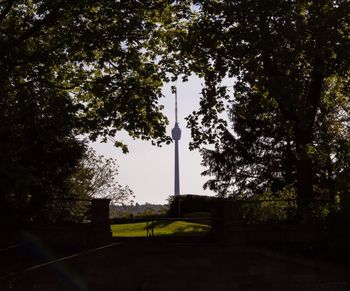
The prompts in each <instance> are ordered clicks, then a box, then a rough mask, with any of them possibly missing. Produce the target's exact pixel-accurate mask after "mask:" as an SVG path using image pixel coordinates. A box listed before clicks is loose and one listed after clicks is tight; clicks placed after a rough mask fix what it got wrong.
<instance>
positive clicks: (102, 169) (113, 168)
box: [67, 148, 135, 205]
mask: <svg viewBox="0 0 350 291" xmlns="http://www.w3.org/2000/svg"><path fill="white" fill-rule="evenodd" d="M117 176H118V165H117V161H116V160H115V159H113V158H105V157H104V156H98V155H96V152H95V151H94V150H93V149H91V148H90V149H88V150H87V151H86V152H85V154H84V157H83V158H82V159H81V161H80V164H79V166H78V169H77V171H76V172H75V173H74V174H73V175H72V176H71V177H70V178H69V179H68V181H67V183H68V189H69V191H70V192H71V195H72V197H77V198H81V199H91V198H106V199H110V200H111V202H112V204H114V205H118V204H122V205H124V204H130V203H133V200H132V199H133V198H134V197H135V196H134V194H133V191H132V190H131V189H130V188H129V187H128V186H122V185H120V184H119V182H118V181H117Z"/></svg>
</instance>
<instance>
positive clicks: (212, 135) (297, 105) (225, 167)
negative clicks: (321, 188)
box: [173, 0, 350, 206]
mask: <svg viewBox="0 0 350 291" xmlns="http://www.w3.org/2000/svg"><path fill="white" fill-rule="evenodd" d="M193 4H194V6H193V7H194V8H193V9H192V15H191V17H190V20H189V21H187V22H186V23H185V24H184V28H183V30H185V33H183V30H182V31H181V32H179V33H178V34H177V39H176V41H177V42H178V45H177V49H178V50H180V51H181V54H182V58H184V59H186V61H187V63H188V64H187V65H186V68H185V69H183V68H182V67H181V65H182V63H178V64H179V65H180V69H179V72H185V73H186V71H188V70H190V71H193V72H195V73H197V74H198V75H199V76H201V77H203V79H204V81H205V87H204V88H203V91H202V98H201V101H200V109H199V110H198V111H196V112H193V114H192V115H191V116H189V118H188V122H189V127H191V129H192V136H193V139H194V142H193V146H197V147H199V146H200V145H201V144H203V142H204V143H205V142H209V143H214V144H215V147H216V149H215V151H214V152H210V151H204V163H205V165H207V166H209V170H208V171H207V172H206V174H214V175H215V181H213V182H209V184H207V185H209V186H210V187H212V188H213V189H214V190H216V191H218V192H219V193H225V191H227V190H228V189H229V186H231V191H232V190H234V191H235V193H241V194H242V193H243V194H244V193H246V194H245V195H248V193H249V194H251V195H252V194H254V193H255V194H256V193H259V191H263V190H264V189H266V188H273V187H276V188H283V187H284V186H287V185H288V184H293V185H294V186H295V189H296V194H297V198H298V200H299V206H302V205H305V203H307V201H309V200H311V199H314V198H315V192H317V191H318V190H317V186H318V184H320V183H321V180H322V179H323V181H325V179H324V177H326V178H327V179H328V180H334V179H336V178H335V175H337V177H339V176H341V175H343V173H345V172H346V171H347V167H348V166H347V165H346V164H344V163H343V162H342V158H343V156H344V154H345V155H347V154H346V153H345V152H346V151H345V152H344V151H342V150H340V148H342V149H343V150H345V149H346V148H347V147H348V145H347V144H348V143H347V140H348V139H347V137H348V125H347V122H348V113H349V111H348V104H349V99H348V98H349V86H348V80H349V67H350V63H349V61H350V56H349V52H350V50H349V48H350V42H349V34H350V26H349V22H350V21H349V20H350V19H349V15H350V14H349V11H350V4H349V2H348V1H344V0H339V1H328V0H322V1H285V0H269V1H240V0H237V1H193ZM187 13H188V12H187ZM173 43H175V41H173ZM225 78H231V82H232V85H233V94H232V95H231V94H230V92H229V90H228V88H227V87H225V86H223V85H222V81H223V80H224V79H225ZM225 110H227V112H228V113H229V120H230V121H232V123H231V124H232V126H231V127H228V126H227V124H226V120H225V119H224V118H222V113H223V112H225ZM330 140H332V141H334V142H331V143H329V141H330ZM327 163H328V164H329V165H330V168H331V169H330V172H328V173H326V170H325V169H326V167H325V165H326V164H327ZM328 168H329V167H328ZM336 169H337V170H336ZM321 178H322V179H321ZM327 179H326V180H327ZM328 185H329V184H328ZM232 186H233V188H232ZM316 190H317V191H316ZM229 193H230V192H229ZM231 193H232V192H231Z"/></svg>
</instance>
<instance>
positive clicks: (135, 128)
mask: <svg viewBox="0 0 350 291" xmlns="http://www.w3.org/2000/svg"><path fill="white" fill-rule="evenodd" d="M162 5H163V4H162V1H127V0H123V1H109V0H106V1H89V0H77V1H67V0H54V1H51V0H50V1H48V0H30V1H24V0H20V1H12V0H8V1H2V2H1V3H0V66H1V72H0V111H1V115H0V136H1V139H0V149H1V154H0V173H1V176H0V187H1V189H0V205H1V209H0V212H1V215H2V216H4V217H6V218H9V219H10V220H11V219H14V220H24V221H28V220H29V221H32V220H42V219H44V218H43V215H44V214H43V213H42V214H41V212H42V211H41V210H43V209H45V207H44V206H45V205H48V204H50V202H49V201H52V199H53V198H55V197H62V195H63V194H62V193H64V191H65V190H66V189H65V188H64V187H65V186H64V181H65V180H66V179H67V177H69V176H70V175H71V174H72V173H74V172H75V170H76V169H77V167H78V165H79V160H80V159H81V157H82V155H83V153H84V145H83V143H82V142H79V141H77V140H76V138H75V137H76V136H77V135H78V134H86V135H88V136H89V137H90V138H91V139H93V140H95V139H96V138H97V137H99V136H101V137H102V138H103V139H107V138H108V137H115V136H116V134H117V132H118V131H120V130H126V131H127V132H128V133H129V134H130V135H131V136H132V137H134V138H141V139H146V140H149V139H152V140H153V142H156V143H159V142H164V141H167V140H168V139H167V137H166V136H165V125H166V124H167V120H166V118H165V117H164V116H163V115H162V113H161V109H162V108H161V106H159V105H158V99H159V98H160V97H161V91H160V88H161V85H162V80H163V79H164V78H165V76H164V74H163V73H162V72H161V70H160V66H159V65H158V64H157V60H156V56H155V54H154V53H152V52H151V51H150V47H152V46H154V44H152V41H151V39H152V34H153V31H154V28H155V26H156V23H155V21H154V20H153V18H154V17H155V16H152V13H150V11H152V10H153V9H154V10H156V9H158V8H161V7H162ZM164 5H165V4H164ZM153 42H154V41H153ZM116 145H117V146H121V147H122V149H123V151H124V152H126V151H127V147H126V145H124V144H123V143H121V142H120V141H118V140H117V141H116Z"/></svg>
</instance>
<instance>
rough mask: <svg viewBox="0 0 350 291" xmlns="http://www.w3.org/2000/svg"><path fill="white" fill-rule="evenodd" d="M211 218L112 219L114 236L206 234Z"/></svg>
mask: <svg viewBox="0 0 350 291" xmlns="http://www.w3.org/2000/svg"><path fill="white" fill-rule="evenodd" d="M211 227H212V226H211V218H208V217H203V218H160V217H155V218H151V217H148V218H129V219H114V220H112V221H111V231H112V235H113V237H160V236H162V237H179V236H206V235H207V234H208V233H209V232H210V230H211Z"/></svg>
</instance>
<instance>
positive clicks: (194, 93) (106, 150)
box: [92, 77, 215, 204]
mask: <svg viewBox="0 0 350 291" xmlns="http://www.w3.org/2000/svg"><path fill="white" fill-rule="evenodd" d="M172 85H176V87H177V95H178V120H179V126H180V128H181V131H182V135H181V140H180V141H179V158H180V193H181V194H198V195H215V193H213V192H212V191H210V190H203V184H204V183H205V181H206V180H208V177H203V176H201V172H203V171H204V170H205V168H204V167H203V166H201V156H200V154H199V152H198V150H193V151H190V150H189V149H188V146H189V142H190V141H191V133H190V130H189V129H188V128H186V120H185V119H184V118H185V117H186V116H188V115H189V114H190V113H191V112H192V111H193V110H196V109H197V108H198V107H199V100H200V92H201V89H202V83H201V80H200V79H199V78H196V77H190V79H189V81H188V82H184V83H182V82H181V81H178V82H177V83H176V84H175V83H169V84H166V85H165V86H164V88H163V95H164V98H162V99H161V100H160V103H161V104H162V105H164V114H165V115H166V116H167V117H168V119H169V125H168V126H167V134H168V135H169V136H171V129H172V128H173V126H174V123H175V105H174V100H175V99H174V98H175V97H174V94H172V93H171V86H172ZM116 139H117V140H121V141H123V142H125V143H126V144H127V145H128V147H129V153H128V154H123V153H122V151H121V149H120V148H115V147H114V146H113V144H112V143H107V144H106V143H98V142H95V143H93V144H92V147H93V148H94V149H95V150H96V152H97V153H98V154H100V155H104V156H105V157H108V158H110V157H112V158H115V159H116V160H117V163H118V165H119V175H118V178H117V180H118V182H119V183H120V184H121V185H123V186H125V185H128V186H129V187H130V188H131V189H132V190H133V191H134V194H135V196H136V197H135V202H137V203H139V204H144V203H146V202H148V203H152V204H166V203H167V198H168V197H169V196H170V195H173V193H174V143H171V144H170V145H165V144H164V145H163V146H162V147H157V146H153V145H151V142H150V141H142V140H133V139H132V138H130V137H129V136H128V135H127V134H126V133H123V132H121V133H119V134H118V135H117V136H116Z"/></svg>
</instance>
